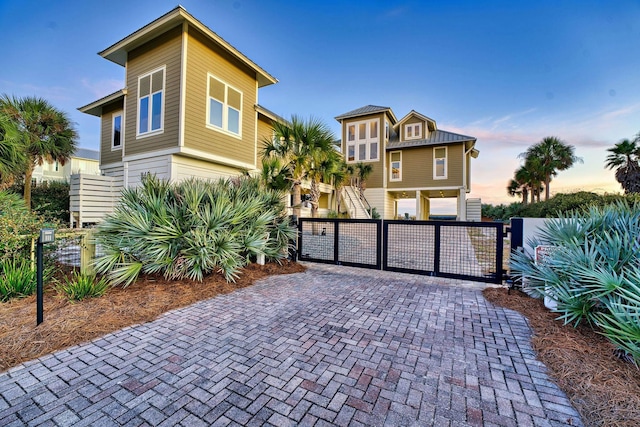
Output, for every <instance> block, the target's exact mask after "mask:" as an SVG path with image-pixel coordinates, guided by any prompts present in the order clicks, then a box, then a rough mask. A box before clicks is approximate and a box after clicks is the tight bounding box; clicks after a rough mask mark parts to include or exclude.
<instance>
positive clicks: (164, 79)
mask: <svg viewBox="0 0 640 427" xmlns="http://www.w3.org/2000/svg"><path fill="white" fill-rule="evenodd" d="M160 70H163V73H162V89H161V90H158V91H155V92H149V95H147V96H148V97H149V128H151V117H152V116H153V109H152V105H153V104H152V102H151V101H152V100H153V95H154V94H156V93H158V92H162V102H161V103H160V129H155V130H149V131H147V132H143V133H140V80H142V79H143V78H145V77H147V76H151V75H152V74H153V73H157V72H158V71H160ZM166 83H167V66H166V65H163V66H162V67H158V68H156V69H153V70H151V71H149V72H148V73H144V74H141V75H139V76H138V96H137V98H136V110H137V113H136V138H147V137H149V136H154V135H158V134H161V133H164V103H165V100H166V98H167V97H166V94H165V89H166Z"/></svg>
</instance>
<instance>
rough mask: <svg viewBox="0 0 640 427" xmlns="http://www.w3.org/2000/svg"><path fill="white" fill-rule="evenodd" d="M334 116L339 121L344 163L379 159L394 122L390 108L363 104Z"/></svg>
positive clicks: (391, 132) (392, 133) (391, 134)
mask: <svg viewBox="0 0 640 427" xmlns="http://www.w3.org/2000/svg"><path fill="white" fill-rule="evenodd" d="M336 120H337V121H339V122H340V124H341V125H342V152H343V153H345V160H346V161H347V163H357V162H378V161H380V160H381V156H382V153H383V152H384V151H383V150H384V147H386V144H387V142H388V141H389V139H390V138H391V137H392V136H393V135H394V132H393V129H394V128H393V126H394V125H395V123H396V122H397V119H396V116H395V115H394V114H393V111H392V110H391V108H389V107H381V106H377V105H365V106H364V107H360V108H358V109H355V110H352V111H349V112H347V113H344V114H341V115H339V116H337V117H336Z"/></svg>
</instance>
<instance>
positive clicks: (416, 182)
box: [336, 105, 479, 220]
mask: <svg viewBox="0 0 640 427" xmlns="http://www.w3.org/2000/svg"><path fill="white" fill-rule="evenodd" d="M336 120H338V121H339V122H340V123H341V125H342V152H343V154H344V157H345V160H346V162H347V164H352V165H355V164H358V163H365V164H370V165H371V166H372V167H373V171H372V173H371V175H370V176H369V178H367V180H366V188H367V190H366V191H365V197H366V199H367V201H368V203H369V204H370V205H371V206H372V207H375V208H376V210H377V211H378V212H379V213H380V214H381V215H382V216H383V218H385V219H395V218H396V217H397V216H398V209H397V202H398V200H401V199H415V203H416V217H417V219H421V220H426V219H429V216H430V212H429V206H430V200H431V199H433V198H456V200H457V203H456V204H457V219H458V220H466V202H465V200H466V194H467V193H469V192H470V189H471V159H473V158H476V157H477V156H478V154H479V152H478V150H476V149H475V143H476V138H474V137H471V136H466V135H460V134H456V133H453V132H447V131H444V130H440V129H438V128H437V126H436V122H435V120H433V119H431V118H429V117H427V116H424V115H422V114H420V113H418V112H416V111H411V112H409V113H408V114H407V115H406V116H404V117H403V118H402V119H400V120H397V119H396V117H395V115H394V113H393V111H392V110H391V108H389V107H380V106H375V105H367V106H364V107H362V108H358V109H356V110H353V111H350V112H348V113H345V114H342V115H340V116H338V117H336Z"/></svg>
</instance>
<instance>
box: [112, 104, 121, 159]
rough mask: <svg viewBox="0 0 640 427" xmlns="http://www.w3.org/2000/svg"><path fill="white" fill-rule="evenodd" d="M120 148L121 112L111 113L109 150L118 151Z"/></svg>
mask: <svg viewBox="0 0 640 427" xmlns="http://www.w3.org/2000/svg"><path fill="white" fill-rule="evenodd" d="M121 147H122V112H121V111H118V112H117V113H113V115H112V119H111V149H112V150H119V149H120V148H121Z"/></svg>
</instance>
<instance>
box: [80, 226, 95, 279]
mask: <svg viewBox="0 0 640 427" xmlns="http://www.w3.org/2000/svg"><path fill="white" fill-rule="evenodd" d="M95 256H96V241H95V240H94V239H93V231H87V232H86V233H83V234H82V235H81V236H80V273H81V274H83V275H93V274H95V270H94V268H93V259H94V258H95Z"/></svg>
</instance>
